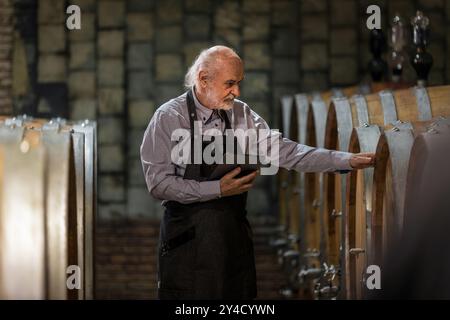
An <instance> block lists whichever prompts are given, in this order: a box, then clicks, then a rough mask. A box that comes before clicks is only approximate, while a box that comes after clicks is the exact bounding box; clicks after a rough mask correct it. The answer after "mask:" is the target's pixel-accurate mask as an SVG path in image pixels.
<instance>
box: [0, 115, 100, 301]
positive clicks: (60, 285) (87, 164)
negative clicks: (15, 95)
mask: <svg viewBox="0 0 450 320" xmlns="http://www.w3.org/2000/svg"><path fill="white" fill-rule="evenodd" d="M95 131H96V127H95V123H93V122H89V121H87V122H82V123H72V124H69V123H66V122H65V121H62V120H53V121H50V122H48V121H46V120H43V119H31V118H28V117H20V118H13V119H3V121H2V124H0V144H1V146H2V149H4V150H7V151H4V152H3V153H2V157H1V163H2V167H3V169H4V171H3V174H2V176H1V180H0V182H1V183H2V184H3V186H6V185H7V186H8V188H7V189H5V188H4V187H3V188H2V190H1V193H0V195H1V196H2V200H3V201H2V203H4V206H3V207H2V210H1V212H0V219H1V220H2V222H3V223H2V225H3V226H5V228H4V229H3V230H2V232H0V234H1V235H0V236H1V237H3V238H2V240H4V241H1V242H0V244H3V246H2V249H3V250H0V251H1V252H2V254H1V255H0V261H1V263H2V266H6V267H7V268H6V269H3V268H0V271H1V272H0V274H1V275H2V277H3V278H2V279H3V280H0V286H1V288H2V289H1V290H0V296H1V297H4V298H18V297H21V298H27V297H28V298H33V299H92V298H93V293H94V291H93V290H94V287H93V282H94V280H93V279H94V263H93V243H94V239H93V233H94V229H93V226H94V215H95V211H94V210H95V192H94V190H95V174H96V173H95V163H96V159H95V139H96V138H95ZM11 135H13V136H14V139H11ZM28 162H30V163H34V162H36V163H37V164H39V165H41V167H42V170H43V172H41V171H39V170H40V167H36V166H37V165H35V166H31V168H33V169H32V171H31V172H33V170H35V171H36V173H35V174H30V175H29V176H28V179H24V178H20V177H21V175H23V172H27V170H29V169H28V166H27V165H25V163H28ZM24 166H25V167H26V168H25V167H24ZM6 168H8V169H6ZM30 170H31V169H30ZM23 177H25V176H23ZM13 181H14V182H13ZM11 184H12V185H15V184H17V186H16V189H14V188H9V186H10V185H11ZM29 185H31V186H36V185H39V188H36V190H35V191H34V192H33V191H30V192H27V191H26V190H28V188H29ZM20 188H23V190H22V191H20ZM30 190H32V189H30ZM40 190H42V192H40ZM34 193H36V194H34ZM29 194H33V197H34V198H37V199H40V200H36V199H34V200H33V199H32V198H33V197H28V195H29ZM23 195H26V196H23ZM18 197H21V198H23V200H22V202H21V203H20V201H17V200H18ZM21 207H24V208H25V209H24V210H22V209H21ZM19 211H20V212H23V215H24V226H16V225H14V219H15V218H14V216H15V215H16V214H17V212H19ZM34 212H36V215H35V216H33V218H30V217H31V216H32V215H33V214H34ZM40 212H41V213H42V215H40V214H39V213H40ZM26 219H28V220H26ZM36 219H38V220H39V221H37V220H36ZM40 224H42V226H43V228H40V227H39V225H40ZM11 225H12V226H13V227H12V229H14V228H15V229H14V230H15V232H14V233H16V232H17V234H22V235H23V236H21V237H18V238H17V239H16V238H15V236H14V233H13V232H12V231H11V230H10V229H9V227H8V228H7V227H6V226H11ZM6 229H8V231H7V230H6ZM24 230H26V231H27V232H26V233H24ZM33 237H34V238H36V239H45V244H44V247H42V248H41V249H42V250H43V252H44V253H42V250H41V251H39V250H40V249H39V248H38V249H39V250H38V253H36V254H35V256H34V257H35V259H38V260H39V264H37V265H36V268H34V267H33V264H29V263H28V262H27V261H26V259H22V257H24V256H26V255H25V254H22V253H21V252H19V251H20V250H19V251H17V252H15V253H13V252H12V248H9V247H8V245H11V244H14V242H15V241H13V240H14V239H16V240H17V241H18V242H19V243H20V242H21V241H22V238H23V241H24V242H27V241H30V243H31V239H32V238H33ZM37 241H39V240H37ZM21 249H22V250H23V253H25V252H27V251H29V250H32V249H31V248H29V247H28V244H27V245H24V246H23V247H21ZM13 265H16V267H18V268H19V269H20V268H21V270H22V271H23V272H24V273H26V272H28V271H30V274H32V275H36V281H34V280H33V281H32V283H31V284H30V286H28V287H27V286H24V287H22V286H21V285H20V281H17V282H16V280H17V279H18V278H20V277H21V274H20V273H18V274H17V275H16V276H14V277H11V279H9V281H10V282H8V280H7V278H8V277H7V276H6V275H7V274H8V268H11V267H12V266H13ZM69 266H78V267H79V271H80V272H79V273H80V274H79V275H80V276H81V277H80V279H79V280H81V283H80V288H79V289H78V290H69V289H68V287H67V285H66V281H67V277H68V274H67V270H69V271H70V272H74V271H73V270H72V269H67V268H68V267H69ZM27 268H31V269H32V270H30V269H27ZM77 271H78V270H77ZM9 272H10V270H9ZM25 278H27V277H25ZM27 279H28V278H27ZM42 279H44V280H42ZM12 283H16V285H13V284H12Z"/></svg>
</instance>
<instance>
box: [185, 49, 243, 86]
mask: <svg viewBox="0 0 450 320" xmlns="http://www.w3.org/2000/svg"><path fill="white" fill-rule="evenodd" d="M223 58H238V59H239V60H240V59H241V58H239V56H238V54H237V53H236V52H235V51H234V50H233V49H231V48H229V47H226V46H214V47H211V48H208V49H204V50H202V51H201V52H200V54H199V55H198V56H197V57H196V58H195V60H194V62H193V63H192V65H191V66H190V67H189V69H188V71H187V72H186V75H185V77H184V86H185V87H186V89H192V88H193V87H194V86H195V85H196V84H197V83H198V80H199V79H198V75H199V73H200V71H202V70H208V71H209V72H210V73H212V74H214V73H215V71H216V69H215V63H216V62H217V60H219V59H223Z"/></svg>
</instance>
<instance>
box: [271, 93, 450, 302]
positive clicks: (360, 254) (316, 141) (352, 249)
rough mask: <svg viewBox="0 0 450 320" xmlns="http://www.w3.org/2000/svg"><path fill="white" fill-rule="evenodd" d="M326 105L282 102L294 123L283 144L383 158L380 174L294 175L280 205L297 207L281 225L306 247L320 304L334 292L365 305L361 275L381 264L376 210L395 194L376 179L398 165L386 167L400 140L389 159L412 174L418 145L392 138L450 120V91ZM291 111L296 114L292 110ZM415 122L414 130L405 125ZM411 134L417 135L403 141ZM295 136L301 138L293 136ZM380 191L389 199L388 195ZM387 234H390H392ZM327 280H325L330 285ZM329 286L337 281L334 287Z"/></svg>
mask: <svg viewBox="0 0 450 320" xmlns="http://www.w3.org/2000/svg"><path fill="white" fill-rule="evenodd" d="M350 94H351V92H350ZM350 94H349V95H350ZM328 97H329V98H328V100H323V99H320V98H318V96H317V95H316V96H315V98H312V99H311V98H310V97H309V96H308V95H303V94H299V95H296V96H294V97H284V98H283V100H282V108H281V110H282V115H283V119H284V120H285V121H284V123H285V124H287V123H288V122H287V119H291V121H292V120H293V119H294V122H296V123H294V124H292V123H289V125H285V126H283V132H284V133H285V136H287V137H289V138H291V139H292V140H296V141H298V142H300V143H306V144H309V145H312V146H316V147H325V148H328V149H336V150H342V151H350V152H377V166H376V168H375V169H373V168H370V169H365V170H359V171H355V172H352V173H351V174H349V175H336V174H320V173H317V174H311V173H300V174H296V173H289V174H291V176H294V177H296V176H297V178H295V179H292V177H291V178H290V180H289V175H288V174H286V173H284V174H285V176H287V177H288V179H286V178H284V188H283V185H282V186H281V189H280V201H282V200H283V196H284V197H285V198H286V199H290V201H291V204H290V205H289V203H288V202H287V201H286V202H285V204H284V206H283V204H281V208H280V213H281V214H280V216H281V224H283V223H284V224H286V225H288V226H289V227H288V230H289V232H290V233H291V234H296V235H297V238H298V239H300V245H299V248H298V249H299V252H300V253H301V254H300V255H299V262H300V263H299V265H300V267H299V268H300V269H301V271H300V273H299V274H300V275H302V276H306V277H307V276H310V277H312V278H315V279H316V281H315V282H314V286H315V288H316V289H317V286H318V287H319V288H318V290H316V296H317V295H320V293H321V292H323V293H324V295H331V296H332V295H333V293H330V292H333V291H335V292H334V293H335V294H336V295H337V294H338V293H339V296H340V297H341V298H360V297H362V295H363V293H362V291H361V290H362V289H361V288H359V287H360V286H359V287H358V288H359V289H357V288H356V287H355V283H358V284H359V283H361V280H362V279H361V275H362V274H363V272H362V268H363V267H364V266H366V265H367V264H368V262H369V261H379V257H377V255H378V254H379V253H376V252H377V251H376V250H374V249H373V248H372V247H373V245H372V238H371V237H372V236H375V238H376V239H378V238H377V236H378V234H377V233H376V232H372V230H373V229H374V228H375V229H376V228H379V224H377V223H378V222H377V220H376V219H375V218H374V217H377V216H376V215H375V216H374V212H378V211H374V210H378V209H377V208H380V204H379V203H377V202H376V201H378V202H379V201H380V200H379V199H380V194H384V195H385V194H388V195H389V196H391V195H393V194H394V193H392V192H389V191H388V190H389V189H386V188H387V187H386V186H384V187H383V186H382V184H383V183H384V184H386V179H388V178H386V174H385V175H382V174H381V173H376V172H374V171H377V172H378V171H379V169H378V168H384V167H386V164H389V166H391V165H392V163H391V160H389V161H388V160H387V159H388V158H387V154H388V153H386V146H388V145H389V143H391V144H392V143H394V142H392V141H394V140H395V141H400V142H398V146H396V147H393V148H394V149H395V150H396V151H395V152H392V153H389V155H391V154H392V155H396V157H395V158H394V160H392V161H394V162H395V163H394V167H395V168H396V169H397V168H401V169H402V170H406V168H407V162H405V161H406V160H405V159H409V158H408V156H409V153H408V151H409V150H410V149H409V148H408V146H411V144H412V141H409V142H405V143H402V142H401V139H400V140H398V138H396V139H394V138H392V136H395V137H397V136H398V137H400V136H402V137H403V135H407V134H409V135H410V137H415V136H416V135H417V134H419V133H420V132H421V130H422V131H423V130H425V129H424V128H426V127H427V125H426V122H427V121H431V120H432V119H435V118H436V117H438V116H448V115H449V113H450V112H449V111H450V107H449V106H450V87H449V86H441V87H429V88H424V87H414V88H408V89H403V90H396V91H390V90H383V91H380V92H378V93H372V94H366V95H361V94H357V95H353V96H351V98H346V97H343V96H341V97H337V96H336V95H335V96H333V95H328ZM289 105H291V107H290V108H289V107H287V106H289ZM293 110H295V111H294V112H293ZM293 114H295V117H293V116H292V115H293ZM410 121H414V122H413V123H412V124H411V123H405V122H410ZM417 121H422V122H421V123H420V122H417ZM292 128H295V129H296V130H293V129H292ZM287 129H289V130H287ZM413 129H414V130H413ZM405 130H413V131H410V132H409V133H405ZM295 133H296V134H297V136H294V135H293V134H295ZM387 141H389V143H387ZM379 143H380V146H379ZM383 143H384V144H383ZM408 143H409V144H408ZM383 146H384V147H383ZM377 148H379V149H377ZM399 150H403V153H400V154H402V156H399V155H398V152H400V151H399ZM397 151H398V152H397ZM382 155H384V156H382ZM282 174H283V173H282ZM388 176H389V175H388ZM281 178H283V176H282V177H281ZM280 180H282V179H280ZM393 187H395V188H398V186H393ZM381 190H386V191H385V192H384V193H383V192H382V191H381ZM376 191H377V192H378V193H377V192H376ZM390 201H391V202H393V203H394V205H397V206H398V205H399V203H402V200H401V199H395V200H390ZM384 207H385V206H384ZM283 210H284V211H283ZM380 210H384V209H380ZM372 224H373V226H372ZM356 226H358V227H361V226H362V229H361V228H359V229H358V230H356V229H355V228H356ZM383 230H385V231H383V232H386V229H383ZM373 233H375V235H374V234H373ZM291 238H292V236H291ZM363 238H366V239H363ZM364 241H366V243H369V244H370V247H371V248H368V247H367V246H366V245H365V244H364V243H363V242H364ZM378 251H379V250H378ZM323 266H325V269H326V270H324V267H323ZM357 266H359V267H357ZM319 270H320V272H319ZM330 270H331V271H330ZM337 271H340V272H337ZM324 274H327V277H325V278H324V277H323V276H324ZM336 274H340V275H341V276H336ZM330 279H333V280H332V281H331V282H330ZM300 282H302V281H301V279H300ZM320 283H325V285H324V286H323V285H321V284H320ZM321 286H322V288H321ZM308 290H311V288H309V289H308Z"/></svg>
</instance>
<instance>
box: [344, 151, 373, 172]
mask: <svg viewBox="0 0 450 320" xmlns="http://www.w3.org/2000/svg"><path fill="white" fill-rule="evenodd" d="M350 165H351V166H352V168H353V169H365V168H369V167H373V166H375V153H355V154H353V155H352V157H351V158H350Z"/></svg>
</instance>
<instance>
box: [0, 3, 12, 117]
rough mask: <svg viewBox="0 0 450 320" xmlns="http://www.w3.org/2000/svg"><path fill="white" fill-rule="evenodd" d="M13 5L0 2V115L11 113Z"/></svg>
mask: <svg viewBox="0 0 450 320" xmlns="http://www.w3.org/2000/svg"><path fill="white" fill-rule="evenodd" d="M13 12H14V11H13V3H12V1H11V0H2V1H0V114H8V113H12V99H11V96H12V95H11V90H12V77H11V65H12V44H13V32H14V28H13Z"/></svg>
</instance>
